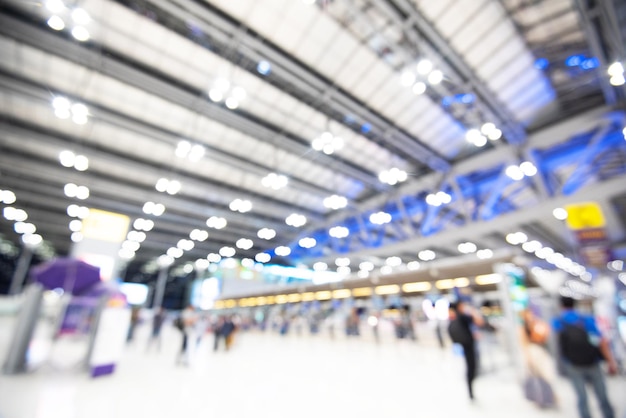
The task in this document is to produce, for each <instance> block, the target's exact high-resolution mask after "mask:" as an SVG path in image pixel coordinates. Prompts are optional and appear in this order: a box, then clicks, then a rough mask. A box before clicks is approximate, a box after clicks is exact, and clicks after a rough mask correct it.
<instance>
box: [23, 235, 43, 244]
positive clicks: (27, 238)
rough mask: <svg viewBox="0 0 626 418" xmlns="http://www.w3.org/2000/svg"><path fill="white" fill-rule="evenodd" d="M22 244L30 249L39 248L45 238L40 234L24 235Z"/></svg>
mask: <svg viewBox="0 0 626 418" xmlns="http://www.w3.org/2000/svg"><path fill="white" fill-rule="evenodd" d="M22 242H23V243H24V244H25V245H27V246H29V247H37V246H38V245H40V244H41V243H42V242H43V238H42V237H41V235H39V234H24V235H22Z"/></svg>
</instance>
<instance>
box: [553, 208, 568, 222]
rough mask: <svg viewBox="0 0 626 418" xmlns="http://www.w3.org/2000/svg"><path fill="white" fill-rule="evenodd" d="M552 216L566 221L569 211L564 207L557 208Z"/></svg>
mask: <svg viewBox="0 0 626 418" xmlns="http://www.w3.org/2000/svg"><path fill="white" fill-rule="evenodd" d="M552 216H554V217H555V218H556V219H558V220H559V221H564V220H566V219H567V211H566V210H565V209H563V208H556V209H554V210H553V211H552Z"/></svg>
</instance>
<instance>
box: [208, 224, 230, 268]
mask: <svg viewBox="0 0 626 418" xmlns="http://www.w3.org/2000/svg"><path fill="white" fill-rule="evenodd" d="M227 224H228V222H227V221H226V219H224V218H222V217H220V216H211V217H210V218H209V219H207V220H206V226H208V227H209V228H213V229H222V228H224V227H226V225H227ZM209 261H211V260H209Z"/></svg>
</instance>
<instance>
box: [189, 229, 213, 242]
mask: <svg viewBox="0 0 626 418" xmlns="http://www.w3.org/2000/svg"><path fill="white" fill-rule="evenodd" d="M189 238H191V239H192V240H194V241H199V242H204V241H206V240H207V238H209V233H208V232H207V231H205V230H203V229H194V230H192V231H191V232H190V233H189Z"/></svg>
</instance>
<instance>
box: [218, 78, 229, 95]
mask: <svg viewBox="0 0 626 418" xmlns="http://www.w3.org/2000/svg"><path fill="white" fill-rule="evenodd" d="M215 88H216V89H218V90H219V91H222V92H224V93H225V92H227V91H228V89H230V81H228V80H226V79H225V78H218V79H217V80H215Z"/></svg>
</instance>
